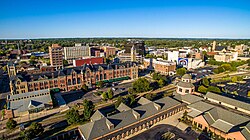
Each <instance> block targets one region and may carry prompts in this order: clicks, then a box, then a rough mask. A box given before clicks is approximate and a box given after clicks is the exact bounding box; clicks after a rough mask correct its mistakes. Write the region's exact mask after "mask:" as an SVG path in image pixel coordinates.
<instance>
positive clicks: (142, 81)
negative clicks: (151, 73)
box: [132, 78, 151, 93]
mask: <svg viewBox="0 0 250 140" xmlns="http://www.w3.org/2000/svg"><path fill="white" fill-rule="evenodd" d="M132 87H133V89H134V91H135V92H136V93H141V92H146V91H149V90H151V87H150V82H149V81H148V80H147V79H146V78H139V79H138V80H136V81H135V82H134V83H133V84H132Z"/></svg>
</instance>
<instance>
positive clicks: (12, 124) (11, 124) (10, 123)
mask: <svg viewBox="0 0 250 140" xmlns="http://www.w3.org/2000/svg"><path fill="white" fill-rule="evenodd" d="M16 126H17V122H16V121H15V120H14V119H12V118H11V119H9V120H8V121H7V122H6V128H7V129H14V128H16Z"/></svg>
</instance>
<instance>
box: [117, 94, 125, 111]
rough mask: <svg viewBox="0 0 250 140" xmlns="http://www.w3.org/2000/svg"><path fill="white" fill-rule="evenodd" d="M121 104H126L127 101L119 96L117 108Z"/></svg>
mask: <svg viewBox="0 0 250 140" xmlns="http://www.w3.org/2000/svg"><path fill="white" fill-rule="evenodd" d="M121 103H125V100H124V98H123V97H122V96H118V98H117V101H116V102H115V108H117V107H118V106H119V105H120V104H121Z"/></svg>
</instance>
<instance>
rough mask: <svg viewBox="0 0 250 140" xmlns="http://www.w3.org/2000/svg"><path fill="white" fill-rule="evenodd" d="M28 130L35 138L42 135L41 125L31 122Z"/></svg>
mask: <svg viewBox="0 0 250 140" xmlns="http://www.w3.org/2000/svg"><path fill="white" fill-rule="evenodd" d="M30 129H32V130H33V132H34V134H35V135H36V136H38V135H40V134H42V133H43V131H44V128H43V126H42V124H40V123H38V122H32V123H31V125H30Z"/></svg>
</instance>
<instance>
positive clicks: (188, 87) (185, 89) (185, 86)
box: [176, 74, 195, 95]
mask: <svg viewBox="0 0 250 140" xmlns="http://www.w3.org/2000/svg"><path fill="white" fill-rule="evenodd" d="M191 78H192V77H191V76H190V75H189V74H185V75H183V76H182V78H181V81H180V82H178V83H177V85H176V87H177V88H176V92H177V93H178V94H181V95H185V94H192V93H193V92H194V89H195V86H194V85H193V84H192V83H191V82H192V81H191Z"/></svg>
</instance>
